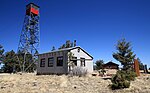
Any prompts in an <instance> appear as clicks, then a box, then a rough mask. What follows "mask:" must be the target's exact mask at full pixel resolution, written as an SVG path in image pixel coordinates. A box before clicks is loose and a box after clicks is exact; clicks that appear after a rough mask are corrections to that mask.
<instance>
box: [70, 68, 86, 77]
mask: <svg viewBox="0 0 150 93" xmlns="http://www.w3.org/2000/svg"><path fill="white" fill-rule="evenodd" d="M72 75H73V76H79V77H82V76H86V75H87V69H85V68H82V67H78V66H77V67H74V68H73V69H72Z"/></svg>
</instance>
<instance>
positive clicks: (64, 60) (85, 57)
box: [37, 46, 93, 74]
mask: <svg viewBox="0 0 150 93" xmlns="http://www.w3.org/2000/svg"><path fill="white" fill-rule="evenodd" d="M70 52H71V53H72V54H73V58H72V60H71V61H73V63H74V64H75V66H79V67H82V68H85V69H86V70H87V72H89V73H91V72H93V57H92V56H91V55H90V54H89V53H88V52H86V51H85V50H84V49H82V48H81V47H79V46H75V47H71V48H64V49H59V50H54V51H51V52H47V53H42V54H39V56H38V64H37V74H68V73H69V71H70V70H69V66H68V60H69V57H68V53H70Z"/></svg>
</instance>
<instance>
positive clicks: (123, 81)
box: [111, 70, 135, 90]
mask: <svg viewBox="0 0 150 93" xmlns="http://www.w3.org/2000/svg"><path fill="white" fill-rule="evenodd" d="M134 79H135V72H133V71H129V72H127V71H123V70H119V71H117V73H116V75H114V76H113V77H112V80H111V82H112V85H111V88H112V89H113V90H114V89H122V88H129V87H130V81H131V80H134Z"/></svg>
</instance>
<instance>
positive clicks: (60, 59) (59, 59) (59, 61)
mask: <svg viewBox="0 0 150 93" xmlns="http://www.w3.org/2000/svg"><path fill="white" fill-rule="evenodd" d="M57 66H63V56H61V57H57Z"/></svg>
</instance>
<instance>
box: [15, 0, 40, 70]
mask: <svg viewBox="0 0 150 93" xmlns="http://www.w3.org/2000/svg"><path fill="white" fill-rule="evenodd" d="M39 8H40V7H39V6H37V5H35V4H34V3H30V4H28V5H26V13H25V18H24V23H23V28H22V32H21V35H20V40H19V45H18V50H17V52H18V55H19V54H21V55H24V57H23V60H24V61H23V62H20V65H21V66H20V67H21V70H22V71H23V72H24V71H26V70H27V69H28V68H30V66H32V65H33V64H35V63H36V60H37V55H38V49H39V40H40V37H39V33H40V29H39V18H40V15H39ZM28 54H29V55H32V59H31V61H30V63H29V66H28V67H26V68H25V64H26V57H27V56H26V55H28Z"/></svg>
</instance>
